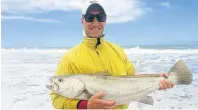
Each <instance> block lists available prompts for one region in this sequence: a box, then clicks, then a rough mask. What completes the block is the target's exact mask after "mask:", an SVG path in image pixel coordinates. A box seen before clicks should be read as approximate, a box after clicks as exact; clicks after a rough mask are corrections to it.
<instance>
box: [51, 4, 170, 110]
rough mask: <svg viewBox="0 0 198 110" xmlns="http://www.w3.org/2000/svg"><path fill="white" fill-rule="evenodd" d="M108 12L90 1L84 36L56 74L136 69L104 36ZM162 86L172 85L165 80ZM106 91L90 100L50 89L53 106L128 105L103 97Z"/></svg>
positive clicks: (128, 72)
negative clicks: (64, 95) (68, 96)
mask: <svg viewBox="0 0 198 110" xmlns="http://www.w3.org/2000/svg"><path fill="white" fill-rule="evenodd" d="M106 19H107V17H106V13H105V10H104V9H103V7H102V6H101V5H100V4H99V3H98V2H90V3H89V4H88V5H87V7H85V10H83V13H82V18H81V21H82V24H83V26H84V32H85V36H83V37H84V38H83V41H82V43H81V44H79V45H77V46H75V47H73V48H72V49H70V50H69V51H68V52H67V53H66V54H65V55H64V57H63V59H62V60H61V61H60V63H59V65H58V67H57V71H56V75H68V74H78V73H84V74H99V73H104V72H106V73H109V74H110V75H112V76H122V75H133V74H135V69H134V67H133V65H132V64H131V62H130V61H129V59H128V58H127V56H126V54H125V53H124V51H123V50H122V49H121V48H120V47H119V46H118V45H116V44H113V43H110V42H107V41H105V40H104V34H103V32H104V27H105V24H106ZM159 86H160V88H161V89H167V88H171V87H173V84H172V83H169V82H167V81H166V80H163V81H161V83H160V84H159ZM104 95H105V94H104V93H102V91H101V92H99V93H97V94H95V95H93V96H92V97H91V98H90V99H89V100H88V101H85V100H74V99H69V98H66V97H63V96H60V95H57V94H55V93H51V98H52V100H53V106H54V107H55V108H57V109H114V108H117V109H124V108H127V107H128V105H116V104H115V102H114V101H113V100H111V101H109V100H102V99H101V98H102V97H103V96H104Z"/></svg>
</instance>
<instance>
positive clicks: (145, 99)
mask: <svg viewBox="0 0 198 110" xmlns="http://www.w3.org/2000/svg"><path fill="white" fill-rule="evenodd" d="M139 102H141V103H144V104H148V105H153V104H154V100H153V98H152V97H151V96H146V97H145V98H144V99H143V100H140V101H139Z"/></svg>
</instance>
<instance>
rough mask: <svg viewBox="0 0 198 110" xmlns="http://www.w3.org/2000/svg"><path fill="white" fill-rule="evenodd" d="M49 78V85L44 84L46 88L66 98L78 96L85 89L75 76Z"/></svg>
mask: <svg viewBox="0 0 198 110" xmlns="http://www.w3.org/2000/svg"><path fill="white" fill-rule="evenodd" d="M49 80H50V83H51V85H46V87H47V88H48V89H50V90H52V91H53V92H55V93H57V94H60V95H63V96H65V97H68V98H74V97H76V96H78V95H79V94H81V93H82V92H83V91H84V89H85V87H84V83H83V82H82V81H80V80H78V79H76V78H70V77H63V76H53V77H51V78H50V79H49Z"/></svg>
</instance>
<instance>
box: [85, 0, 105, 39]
mask: <svg viewBox="0 0 198 110" xmlns="http://www.w3.org/2000/svg"><path fill="white" fill-rule="evenodd" d="M81 21H82V23H83V26H84V31H85V34H86V35H87V36H88V37H93V38H98V37H101V36H103V32H104V27H105V24H106V13H105V10H104V9H103V7H102V6H101V5H100V4H99V3H97V2H90V3H89V4H88V5H87V6H86V7H85V9H84V10H83V12H82V18H81Z"/></svg>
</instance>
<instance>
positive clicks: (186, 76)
mask: <svg viewBox="0 0 198 110" xmlns="http://www.w3.org/2000/svg"><path fill="white" fill-rule="evenodd" d="M168 73H169V75H170V76H171V77H173V78H174V79H175V81H176V82H175V83H176V84H177V85H189V84H191V82H192V73H191V71H190V70H189V69H188V67H187V66H186V64H185V62H184V60H182V59H181V60H179V61H178V62H177V63H176V64H175V65H174V66H173V67H172V68H171V69H170V71H169V72H168Z"/></svg>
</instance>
